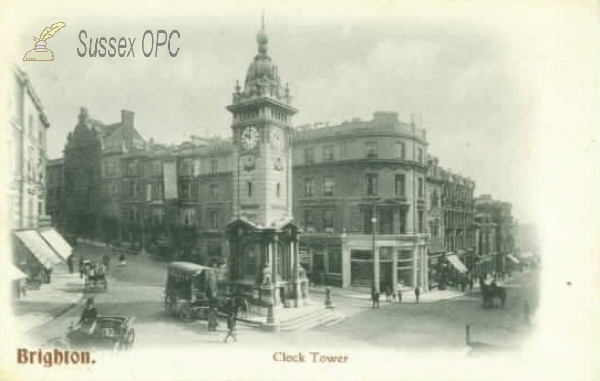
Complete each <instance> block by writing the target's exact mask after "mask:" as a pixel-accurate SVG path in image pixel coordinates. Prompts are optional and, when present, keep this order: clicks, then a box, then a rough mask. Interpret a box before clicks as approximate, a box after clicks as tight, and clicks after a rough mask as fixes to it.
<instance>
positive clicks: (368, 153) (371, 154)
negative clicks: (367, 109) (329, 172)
mask: <svg viewBox="0 0 600 381" xmlns="http://www.w3.org/2000/svg"><path fill="white" fill-rule="evenodd" d="M346 151H347V147H346V144H345V142H343V144H342V152H341V156H342V157H347V152H346ZM378 151H379V150H378V142H376V141H367V142H365V144H364V153H363V157H365V158H367V159H377V158H378V157H379V156H380V155H379V152H378ZM322 152H323V156H322V157H323V161H333V160H335V154H334V152H335V151H334V147H333V145H326V146H323V147H322ZM393 155H394V156H393V157H394V158H395V159H401V160H404V159H406V143H405V142H396V143H395V146H394V154H393ZM416 156H417V157H416V160H417V162H419V163H423V159H424V156H423V148H421V147H418V148H417V151H416ZM314 162H315V148H314V147H309V148H305V149H304V163H305V164H312V163H314Z"/></svg>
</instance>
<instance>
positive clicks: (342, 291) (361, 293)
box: [309, 272, 526, 305]
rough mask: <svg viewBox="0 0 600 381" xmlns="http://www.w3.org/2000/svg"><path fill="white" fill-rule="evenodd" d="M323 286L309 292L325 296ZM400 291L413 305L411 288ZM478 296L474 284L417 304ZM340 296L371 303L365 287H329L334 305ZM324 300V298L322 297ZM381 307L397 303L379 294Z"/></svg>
mask: <svg viewBox="0 0 600 381" xmlns="http://www.w3.org/2000/svg"><path fill="white" fill-rule="evenodd" d="M525 274H526V272H523V273H514V274H512V275H511V276H507V277H506V278H505V279H504V280H502V281H498V282H497V283H498V285H499V286H508V287H510V285H511V284H513V283H515V282H517V281H518V280H519V279H520V278H521V277H523V276H524V275H525ZM325 289H326V287H325V286H315V287H312V288H310V290H309V292H311V293H313V294H322V295H325ZM401 290H402V303H415V301H416V300H415V291H414V288H412V287H404V288H402V289H401ZM478 294H479V284H474V285H473V289H472V290H471V291H470V292H464V291H460V290H457V289H452V288H447V289H445V290H438V289H433V290H429V291H427V292H421V295H420V296H419V303H434V302H439V301H443V300H449V299H454V298H460V297H464V296H473V295H478ZM336 296H341V297H345V298H354V299H362V300H367V301H369V302H370V301H371V289H370V288H367V287H349V288H337V287H331V297H332V300H333V302H334V303H335V297H336ZM323 298H324V296H323ZM379 301H380V304H381V305H385V304H387V303H397V301H394V300H393V299H392V300H386V296H385V294H383V293H382V294H381V297H380V299H379Z"/></svg>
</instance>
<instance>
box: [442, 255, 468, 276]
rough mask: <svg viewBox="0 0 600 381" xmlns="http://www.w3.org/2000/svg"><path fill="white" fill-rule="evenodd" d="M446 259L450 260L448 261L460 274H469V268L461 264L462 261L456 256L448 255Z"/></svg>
mask: <svg viewBox="0 0 600 381" xmlns="http://www.w3.org/2000/svg"><path fill="white" fill-rule="evenodd" d="M446 258H447V259H448V261H449V262H450V263H452V266H454V268H455V269H456V270H458V272H459V273H466V272H467V266H465V265H464V264H463V263H462V262H461V260H460V259H459V258H458V257H457V256H456V254H452V255H448V256H446Z"/></svg>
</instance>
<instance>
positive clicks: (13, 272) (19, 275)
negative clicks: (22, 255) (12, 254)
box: [7, 264, 27, 281]
mask: <svg viewBox="0 0 600 381" xmlns="http://www.w3.org/2000/svg"><path fill="white" fill-rule="evenodd" d="M7 275H8V280H9V281H13V280H19V279H25V278H27V275H25V273H24V272H23V271H21V270H19V269H18V268H17V267H16V266H15V265H12V264H10V265H8V274H7Z"/></svg>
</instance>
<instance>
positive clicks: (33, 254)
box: [5, 66, 71, 297]
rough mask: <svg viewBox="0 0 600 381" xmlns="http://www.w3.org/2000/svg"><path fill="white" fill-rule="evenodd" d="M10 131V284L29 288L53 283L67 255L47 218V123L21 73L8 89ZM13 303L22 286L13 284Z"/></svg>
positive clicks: (17, 72)
mask: <svg viewBox="0 0 600 381" xmlns="http://www.w3.org/2000/svg"><path fill="white" fill-rule="evenodd" d="M9 88H10V94H9V96H8V110H9V118H8V126H7V131H6V136H7V138H8V139H7V140H6V142H7V144H8V147H6V151H5V152H7V157H8V168H7V170H8V181H7V190H8V192H7V193H8V200H7V201H8V202H7V205H8V208H7V209H8V215H9V219H8V223H9V227H10V229H11V231H12V234H11V240H12V260H13V263H14V265H16V267H18V269H13V270H11V271H9V274H10V277H11V280H14V281H17V280H19V279H26V280H27V283H28V284H29V285H30V286H31V287H34V286H35V287H37V286H38V285H39V284H40V283H47V282H50V280H51V276H50V275H51V273H52V270H53V269H54V267H55V266H56V265H58V264H60V263H62V262H63V261H65V260H67V258H68V257H69V256H70V255H71V250H70V247H69V246H68V245H66V243H65V242H64V240H63V239H62V237H61V236H60V235H58V233H57V232H56V231H55V230H54V229H53V228H52V227H51V226H50V225H51V224H50V218H49V216H47V215H46V199H47V196H48V195H47V193H46V191H47V186H46V174H47V170H46V163H47V155H46V134H47V130H48V128H49V127H50V123H49V122H48V118H47V116H46V113H45V111H44V108H43V106H42V103H41V101H40V99H39V97H38V96H37V94H36V92H35V90H34V88H33V85H32V83H31V81H30V79H29V77H28V76H27V74H26V73H25V72H24V71H22V70H21V69H20V68H19V67H16V66H15V67H14V68H13V70H12V73H11V82H10V84H9ZM13 286H14V287H13V291H14V292H15V293H14V296H15V297H19V296H20V289H21V287H20V286H17V284H16V283H15V284H13Z"/></svg>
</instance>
